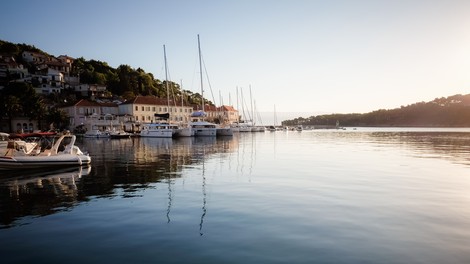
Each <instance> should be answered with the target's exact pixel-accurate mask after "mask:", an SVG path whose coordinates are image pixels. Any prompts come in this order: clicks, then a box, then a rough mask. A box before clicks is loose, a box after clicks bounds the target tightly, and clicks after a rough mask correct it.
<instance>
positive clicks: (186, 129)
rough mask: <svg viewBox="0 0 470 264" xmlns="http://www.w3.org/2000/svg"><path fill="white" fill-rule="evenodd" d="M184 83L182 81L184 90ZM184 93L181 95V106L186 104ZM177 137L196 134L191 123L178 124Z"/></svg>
mask: <svg viewBox="0 0 470 264" xmlns="http://www.w3.org/2000/svg"><path fill="white" fill-rule="evenodd" d="M182 87H183V83H182V82H181V90H183V88H182ZM183 101H184V93H183V94H182V95H181V107H183V105H184V102H183ZM174 136H175V137H192V136H194V130H193V129H192V127H191V126H190V125H182V124H180V125H179V126H178V129H177V130H176V132H175V134H174Z"/></svg>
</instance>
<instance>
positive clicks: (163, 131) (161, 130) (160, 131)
mask: <svg viewBox="0 0 470 264" xmlns="http://www.w3.org/2000/svg"><path fill="white" fill-rule="evenodd" d="M177 129H178V126H176V125H172V124H170V123H167V122H160V123H147V124H144V125H143V127H142V131H140V136H141V137H160V138H171V137H173V134H174V133H175V131H176V130H177Z"/></svg>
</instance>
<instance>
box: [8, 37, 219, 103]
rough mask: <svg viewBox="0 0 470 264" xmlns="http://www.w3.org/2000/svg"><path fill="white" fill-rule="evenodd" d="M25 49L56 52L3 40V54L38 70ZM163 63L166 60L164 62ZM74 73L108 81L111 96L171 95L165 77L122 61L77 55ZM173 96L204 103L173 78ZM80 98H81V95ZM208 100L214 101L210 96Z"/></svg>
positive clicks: (88, 79)
mask: <svg viewBox="0 0 470 264" xmlns="http://www.w3.org/2000/svg"><path fill="white" fill-rule="evenodd" d="M24 51H34V52H37V53H41V54H43V55H45V56H48V57H53V56H52V55H50V54H48V53H46V52H44V51H42V50H41V49H38V48H36V47H35V46H32V45H28V44H14V43H11V42H8V41H3V40H0V54H2V55H10V56H13V57H14V58H15V60H16V62H17V63H20V64H23V65H24V67H25V68H27V69H28V71H29V73H30V74H35V73H36V72H35V71H36V67H35V65H34V64H33V63H28V62H26V61H24V59H23V58H22V53H23V52H24ZM162 64H163V63H162ZM70 76H79V77H80V83H82V84H98V85H105V86H106V88H107V90H108V92H109V93H108V95H107V96H108V97H121V98H123V99H131V98H133V97H135V96H137V95H154V96H157V97H161V98H166V97H167V89H166V83H165V80H159V79H156V78H155V77H154V76H153V74H152V73H147V72H145V70H143V69H142V68H137V69H134V68H132V67H131V66H129V65H125V64H122V65H120V66H118V67H117V68H113V67H111V66H109V65H108V63H107V62H103V61H99V60H93V59H91V60H86V59H84V58H83V57H79V58H76V59H75V60H74V62H73V64H72V69H71V72H70ZM168 84H169V85H168V86H169V93H170V97H171V98H174V99H175V100H178V101H179V100H180V99H181V96H183V94H184V96H185V101H186V102H188V103H190V104H197V105H200V104H201V98H202V97H201V95H200V94H199V93H193V92H191V91H189V90H185V91H183V90H182V89H181V87H180V85H179V84H177V83H175V82H172V81H169V82H168ZM77 99H79V98H77ZM205 102H206V104H210V105H213V103H212V102H211V101H209V100H207V98H206V99H205Z"/></svg>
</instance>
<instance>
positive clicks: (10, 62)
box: [0, 54, 28, 89]
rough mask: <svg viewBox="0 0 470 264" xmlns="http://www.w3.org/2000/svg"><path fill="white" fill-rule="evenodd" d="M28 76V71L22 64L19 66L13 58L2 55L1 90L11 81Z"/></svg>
mask: <svg viewBox="0 0 470 264" xmlns="http://www.w3.org/2000/svg"><path fill="white" fill-rule="evenodd" d="M27 74H28V70H27V69H25V68H24V67H23V65H22V64H18V63H17V62H16V60H15V58H14V57H13V56H11V55H3V54H0V89H2V88H4V87H5V86H6V85H7V83H8V82H9V81H11V80H15V79H22V78H24V77H25V76H26V75H27Z"/></svg>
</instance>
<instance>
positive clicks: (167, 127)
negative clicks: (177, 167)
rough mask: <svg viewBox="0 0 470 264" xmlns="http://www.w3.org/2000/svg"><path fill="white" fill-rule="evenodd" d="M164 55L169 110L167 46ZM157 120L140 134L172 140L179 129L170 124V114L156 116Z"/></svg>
mask: <svg viewBox="0 0 470 264" xmlns="http://www.w3.org/2000/svg"><path fill="white" fill-rule="evenodd" d="M163 55H164V60H165V84H166V93H167V104H168V108H167V110H169V109H170V93H169V89H168V67H167V62H166V49H165V45H163ZM154 116H155V118H156V122H155V123H147V124H144V125H143V127H142V131H141V132H140V136H141V137H160V138H171V137H173V135H174V134H175V132H176V131H177V129H178V126H177V125H172V124H170V123H169V122H168V119H170V113H164V114H157V113H155V114H154Z"/></svg>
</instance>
